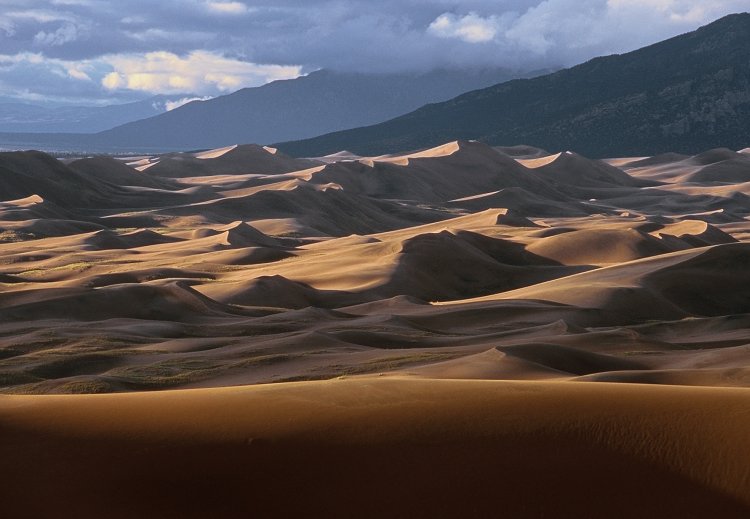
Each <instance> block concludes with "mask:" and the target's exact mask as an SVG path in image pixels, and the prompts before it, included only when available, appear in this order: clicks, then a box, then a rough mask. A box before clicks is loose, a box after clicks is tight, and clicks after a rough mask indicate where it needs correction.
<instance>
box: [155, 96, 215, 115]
mask: <svg viewBox="0 0 750 519" xmlns="http://www.w3.org/2000/svg"><path fill="white" fill-rule="evenodd" d="M209 99H213V96H203V97H183V98H182V99H175V100H173V101H166V102H165V103H164V109H165V110H166V111H167V112H171V111H172V110H174V109H175V108H179V107H181V106H183V105H186V104H188V103H192V102H193V101H208V100H209Z"/></svg>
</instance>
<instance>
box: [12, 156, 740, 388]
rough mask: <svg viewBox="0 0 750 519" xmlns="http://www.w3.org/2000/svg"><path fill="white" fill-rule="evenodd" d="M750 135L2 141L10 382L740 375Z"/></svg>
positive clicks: (85, 384) (187, 383)
mask: <svg viewBox="0 0 750 519" xmlns="http://www.w3.org/2000/svg"><path fill="white" fill-rule="evenodd" d="M745 157H746V154H742V153H737V152H733V151H731V150H725V149H718V150H711V151H709V152H706V153H702V154H699V155H696V156H694V157H686V156H682V155H677V154H664V155H660V156H656V157H646V158H644V157H639V158H637V159H628V158H620V159H616V160H611V161H595V160H589V159H587V158H585V157H582V156H580V155H577V154H575V153H569V152H565V153H561V154H550V153H547V152H545V151H544V150H539V149H535V148H530V147H523V146H519V147H510V148H495V149H493V148H491V147H488V146H486V145H484V144H481V143H478V142H471V141H454V142H450V143H447V144H445V145H444V146H440V147H437V148H433V149H429V150H420V151H416V152H409V153H402V154H394V155H389V156H383V157H355V156H352V155H351V154H348V153H343V152H342V153H341V154H334V155H331V156H329V157H326V158H324V159H325V160H321V161H319V162H310V161H298V160H296V159H290V158H288V157H284V156H283V155H281V154H280V153H278V152H275V151H274V150H272V149H268V148H265V147H262V146H254V145H248V146H229V147H226V148H222V149H217V150H209V151H204V152H196V153H182V154H167V155H163V156H155V157H139V158H137V159H138V160H133V159H126V160H123V161H116V160H114V159H111V158H101V157H94V158H89V159H83V160H79V161H72V162H70V163H69V164H67V165H66V164H63V163H61V162H58V161H55V160H54V159H52V158H51V157H48V156H46V155H44V154H40V153H35V152H29V153H10V154H2V155H0V163H1V164H0V165H2V167H3V168H5V169H3V171H7V173H6V176H5V177H4V178H6V180H7V182H4V183H2V184H1V185H0V192H1V193H2V194H3V197H2V198H4V201H2V202H0V226H2V232H1V233H0V240H1V241H2V243H0V288H1V293H0V309H1V310H0V311H1V313H2V317H3V324H2V326H1V328H2V330H3V335H2V336H0V382H2V381H5V382H4V383H3V384H2V386H3V387H4V388H5V390H6V391H10V392H68V391H72V392H87V391H129V390H134V389H154V388H159V389H163V388H179V387H200V386H212V387H213V386H221V385H227V384H229V385H236V384H244V383H258V382H278V381H283V380H299V379H319V378H330V377H335V376H338V375H342V374H362V373H378V372H387V373H402V374H404V373H406V374H408V373H412V374H413V375H414V376H421V377H431V378H455V377H457V376H459V374H461V376H462V377H469V378H493V379H503V378H512V379H525V378H529V379H537V378H555V379H560V380H571V379H574V378H576V379H577V378H582V379H585V380H590V379H593V380H598V379H600V378H601V379H602V380H605V379H606V380H622V381H636V380H641V381H647V382H653V381H657V382H658V381H662V382H663V383H672V382H669V381H679V383H680V384H689V383H691V381H693V382H692V383H695V384H697V385H700V384H705V385H711V384H714V383H715V384H717V385H745V384H744V382H743V381H744V380H745V378H744V376H743V375H741V373H742V371H738V372H733V371H732V370H735V369H738V370H742V369H744V368H745V361H744V359H745V353H746V352H745V350H744V349H742V347H743V345H745V344H750V334H749V333H747V332H746V331H745V329H746V327H745V325H746V323H745V321H744V320H743V319H742V318H741V316H742V315H744V313H745V312H748V308H747V301H748V287H747V286H746V285H747V282H746V281H747V280H746V278H747V276H746V273H745V272H744V270H745V269H744V267H743V265H746V264H748V261H749V260H750V258H746V256H747V251H746V250H745V249H746V244H745V243H743V242H745V241H746V240H747V239H748V237H750V226H749V225H748V223H747V222H748V220H747V217H748V216H750V204H748V202H747V195H745V194H744V189H745V188H744V187H743V186H745V185H746V183H745V182H744V177H743V173H742V172H743V168H744V167H745V166H744V164H745V163H744V162H743V161H744V160H746V159H745ZM149 164H150V165H151V166H150V167H149V168H148V169H147V170H146V171H145V172H141V171H139V170H138V169H137V168H140V167H142V166H144V165H149ZM153 168H157V169H153ZM159 168H162V169H163V171H164V174H165V175H166V176H160V174H157V173H159ZM706 168H714V169H716V168H719V169H720V172H722V171H723V172H726V171H729V173H731V174H730V175H729V176H726V177H722V178H723V179H724V180H721V181H719V180H717V179H716V178H714V177H713V175H714V174H713V173H712V171H713V170H711V169H706ZM706 171H707V172H708V173H710V174H711V175H709V177H711V178H710V179H708V180H701V178H703V177H701V175H702V174H706ZM722 174H723V173H722ZM196 175H198V176H196ZM167 176H168V177H173V178H167ZM735 181H737V182H735ZM60 185H65V186H67V187H65V188H62V189H61V188H59V187H58V186H60ZM686 280H687V281H686ZM438 303H439V304H438ZM738 316H739V317H738ZM743 323H745V324H743ZM738 348H739V349H738ZM698 350H705V351H710V352H711V355H712V356H711V357H710V358H709V357H706V356H704V355H703V352H702V351H698ZM147 352H148V353H147ZM92 355H93V357H92ZM79 361H80V363H81V365H82V366H86V367H85V368H81V369H75V368H70V369H69V366H73V367H75V366H76V365H77V364H76V363H77V362H79ZM59 366H64V368H60V367H59ZM581 366H589V367H588V368H585V369H584V368H582V367H581ZM732 373H738V374H737V375H732ZM693 375H694V377H693ZM608 377H609V378H608ZM722 381H725V382H722ZM726 381H729V382H726Z"/></svg>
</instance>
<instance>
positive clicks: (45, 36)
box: [34, 23, 79, 47]
mask: <svg viewBox="0 0 750 519" xmlns="http://www.w3.org/2000/svg"><path fill="white" fill-rule="evenodd" d="M78 36H79V35H78V28H77V27H76V26H75V25H73V24H72V23H66V24H64V25H63V26H62V27H59V28H58V29H57V30H55V31H52V32H46V31H39V32H38V33H36V35H35V36H34V43H35V44H37V45H46V46H50V47H59V46H60V45H65V44H66V43H69V42H71V41H75V40H77V39H78Z"/></svg>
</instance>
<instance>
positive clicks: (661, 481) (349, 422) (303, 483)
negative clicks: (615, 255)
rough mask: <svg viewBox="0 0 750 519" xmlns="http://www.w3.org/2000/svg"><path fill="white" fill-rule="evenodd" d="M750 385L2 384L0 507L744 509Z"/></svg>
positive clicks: (51, 512)
mask: <svg viewBox="0 0 750 519" xmlns="http://www.w3.org/2000/svg"><path fill="white" fill-rule="evenodd" d="M749 427H750V392H748V391H747V390H744V389H718V388H685V387H672V386H641V385H624V384H602V383H579V384H571V383H565V382H491V381H435V380H414V379H403V378H389V377H379V378H378V377H375V378H353V379H347V380H332V381H328V382H303V383H294V384H277V385H270V386H253V387H235V388H223V389H202V390H190V391H185V390H182V391H168V392H158V393H131V394H126V395H90V396H3V397H2V398H0V456H2V459H3V469H4V470H3V473H2V491H0V496H2V500H0V512H2V514H3V516H5V517H54V516H59V513H60V511H64V515H65V516H66V517H81V518H87V517H92V518H94V517H96V518H99V517H111V518H121V517H122V518H130V517H247V516H252V517H290V516H295V517H309V516H317V517H445V516H451V517H723V518H729V517H747V516H748V514H750V468H749V467H748V463H747V460H748V459H750V444H748V442H747V431H748V428H749Z"/></svg>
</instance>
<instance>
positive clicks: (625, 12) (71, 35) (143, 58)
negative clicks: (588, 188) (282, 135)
mask: <svg viewBox="0 0 750 519" xmlns="http://www.w3.org/2000/svg"><path fill="white" fill-rule="evenodd" d="M746 3H747V1H746V0H719V1H712V2H705V1H703V0H545V1H540V0H506V1H503V0H492V1H489V0H465V1H447V0H399V1H395V0H384V1H378V2H375V1H364V0H308V1H300V0H296V1H292V0H275V1H264V0H261V1H250V0H247V1H240V0H179V1H178V0H161V1H159V2H155V1H153V0H129V1H105V0H47V1H40V0H0V9H1V10H0V89H2V91H0V95H14V92H15V94H18V93H24V92H25V95H27V97H32V98H33V97H34V95H39V96H42V97H44V96H54V94H50V93H49V91H50V90H53V91H54V90H55V89H54V88H53V87H55V86H56V88H57V90H56V91H57V95H58V97H61V98H62V97H65V98H68V97H75V96H76V95H80V96H81V97H82V98H83V97H85V98H87V99H93V98H96V97H97V96H103V95H105V94H107V95H111V94H112V93H120V94H127V93H128V92H130V93H134V92H135V93H141V94H143V93H146V92H149V93H156V92H175V91H178V90H181V89H185V88H191V89H192V90H195V91H196V92H195V93H198V94H219V93H222V92H226V91H228V90H231V89H233V88H235V87H237V88H239V87H241V86H247V85H252V84H261V83H263V82H265V81H267V80H271V79H275V78H279V77H290V76H294V75H296V74H299V73H300V72H304V71H310V70H314V69H316V68H335V69H343V70H358V71H370V70H371V71H403V70H426V69H430V68H435V67H459V66H462V67H465V66H503V67H512V68H526V69H530V68H538V67H544V66H559V65H571V64H574V63H577V62H580V61H583V60H585V59H588V58H591V57H593V56H596V55H600V54H608V53H613V52H623V51H627V50H631V49H634V48H637V47H640V46H643V45H646V44H649V43H652V42H655V41H658V40H660V39H664V38H666V37H670V36H673V35H675V34H679V33H681V32H685V31H688V30H692V29H694V28H696V27H698V26H699V25H702V24H704V23H707V22H709V21H712V20H714V19H716V18H718V17H720V16H722V15H725V14H728V13H730V12H736V11H740V10H742V9H743V8H744V7H746ZM253 64H269V65H282V66H287V67H286V68H268V67H266V68H253ZM198 67H200V68H201V69H200V70H198ZM30 74H31V75H34V77H36V78H37V84H35V83H34V82H29V75H30ZM31 85H33V88H32V86H31Z"/></svg>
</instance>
